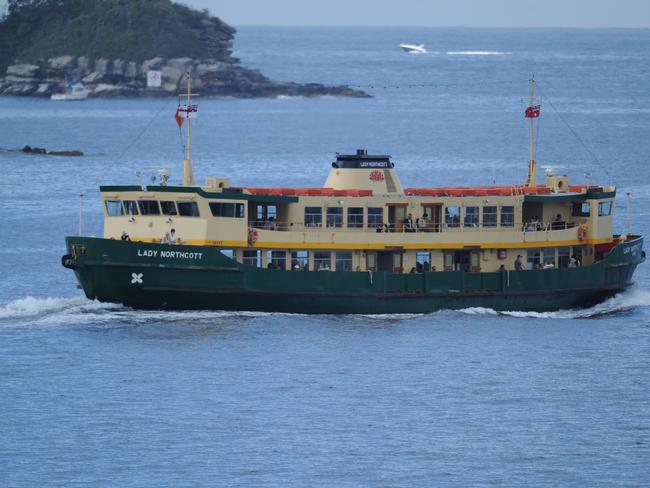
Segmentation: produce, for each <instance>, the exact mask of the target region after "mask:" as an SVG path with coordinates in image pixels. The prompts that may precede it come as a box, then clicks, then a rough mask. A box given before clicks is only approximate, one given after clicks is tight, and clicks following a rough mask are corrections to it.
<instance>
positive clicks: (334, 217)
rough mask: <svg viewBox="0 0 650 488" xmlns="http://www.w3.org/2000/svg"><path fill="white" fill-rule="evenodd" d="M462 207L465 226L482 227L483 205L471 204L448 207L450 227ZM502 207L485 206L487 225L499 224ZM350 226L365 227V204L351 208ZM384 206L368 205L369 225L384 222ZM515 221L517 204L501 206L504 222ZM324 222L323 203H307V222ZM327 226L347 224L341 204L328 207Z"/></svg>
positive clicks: (456, 223)
mask: <svg viewBox="0 0 650 488" xmlns="http://www.w3.org/2000/svg"><path fill="white" fill-rule="evenodd" d="M461 210H464V215H463V220H462V221H463V223H464V225H465V226H470V227H471V226H476V227H478V225H479V222H480V217H479V216H480V213H479V212H480V208H479V207H477V206H467V207H460V206H458V207H445V224H446V225H447V227H460V222H461ZM497 215H498V207H497V206H496V205H488V206H485V207H483V226H484V227H496V226H497ZM347 216H348V220H347V226H348V227H350V228H362V227H363V223H364V208H363V207H348V208H347ZM383 220H384V209H383V208H382V207H369V208H368V227H371V228H373V227H377V226H380V225H382V224H383ZM514 222H515V207H514V206H507V205H506V206H502V207H501V226H502V227H512V226H514ZM322 224H323V209H322V207H305V226H306V227H320V226H321V225H322ZM325 224H326V226H327V227H343V209H342V208H340V207H328V208H327V212H326V221H325Z"/></svg>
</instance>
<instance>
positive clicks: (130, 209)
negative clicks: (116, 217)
mask: <svg viewBox="0 0 650 488" xmlns="http://www.w3.org/2000/svg"><path fill="white" fill-rule="evenodd" d="M124 210H125V211H126V214H127V215H138V205H137V204H136V203H135V201H134V200H124Z"/></svg>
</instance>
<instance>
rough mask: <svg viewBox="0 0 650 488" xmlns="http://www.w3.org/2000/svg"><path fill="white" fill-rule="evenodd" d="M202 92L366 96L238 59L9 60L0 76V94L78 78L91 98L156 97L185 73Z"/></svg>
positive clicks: (42, 91) (50, 87) (40, 89)
mask: <svg viewBox="0 0 650 488" xmlns="http://www.w3.org/2000/svg"><path fill="white" fill-rule="evenodd" d="M188 71H189V72H190V73H192V78H193V87H194V89H195V90H196V91H198V92H200V93H201V95H205V96H221V97H237V98H254V97H276V96H279V95H286V96H306V97H314V96H321V95H334V96H352V97H365V96H368V95H367V94H366V93H364V92H362V91H359V90H354V89H352V88H349V87H347V86H326V85H323V84H320V83H306V84H301V83H293V82H286V81H275V80H271V79H269V78H267V77H265V76H264V75H262V73H260V71H259V70H255V69H248V68H244V67H242V66H241V65H239V63H238V62H237V60H234V62H223V61H219V60H217V59H198V60H197V59H191V58H187V57H185V58H172V59H165V58H162V57H155V58H152V59H148V60H146V61H144V62H135V61H128V60H124V59H104V58H100V59H88V58H87V57H85V56H79V57H76V56H69V55H63V56H57V57H53V58H50V59H47V60H42V61H39V62H37V63H21V64H13V65H11V66H9V68H8V69H7V72H6V75H5V76H4V78H0V95H17V96H42V97H49V96H50V95H52V94H53V93H56V92H58V91H61V89H62V88H63V87H64V86H65V82H66V79H68V80H70V79H76V80H80V81H81V82H82V83H83V84H84V86H85V87H86V88H88V89H89V90H90V92H91V94H90V96H91V97H104V98H111V97H159V96H169V95H174V94H176V93H179V91H183V90H184V89H185V86H186V85H185V73H186V72H188ZM149 72H154V76H155V75H157V74H159V75H160V86H147V74H148V73H149Z"/></svg>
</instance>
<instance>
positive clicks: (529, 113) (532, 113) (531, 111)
mask: <svg viewBox="0 0 650 488" xmlns="http://www.w3.org/2000/svg"><path fill="white" fill-rule="evenodd" d="M539 112H540V107H539V105H532V106H530V107H528V108H527V109H526V112H525V114H526V118H527V119H536V118H537V117H539Z"/></svg>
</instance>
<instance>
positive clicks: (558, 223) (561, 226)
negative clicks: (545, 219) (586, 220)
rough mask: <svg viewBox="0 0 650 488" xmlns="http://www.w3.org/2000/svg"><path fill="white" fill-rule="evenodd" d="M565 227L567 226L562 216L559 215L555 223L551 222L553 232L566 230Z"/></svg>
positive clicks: (554, 220)
mask: <svg viewBox="0 0 650 488" xmlns="http://www.w3.org/2000/svg"><path fill="white" fill-rule="evenodd" d="M565 227H566V225H565V224H564V221H563V220H562V215H560V214H557V215H556V216H555V218H554V219H553V222H551V230H560V229H564V228H565Z"/></svg>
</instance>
